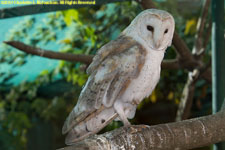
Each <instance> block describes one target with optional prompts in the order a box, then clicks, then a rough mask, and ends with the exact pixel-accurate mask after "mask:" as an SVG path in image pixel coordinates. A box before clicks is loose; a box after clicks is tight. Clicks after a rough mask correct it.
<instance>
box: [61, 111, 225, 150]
mask: <svg viewBox="0 0 225 150" xmlns="http://www.w3.org/2000/svg"><path fill="white" fill-rule="evenodd" d="M224 124H225V113H224V112H219V113H217V114H215V115H210V116H205V117H201V118H196V119H190V120H185V121H180V122H175V123H168V124H160V125H155V126H146V125H133V126H129V127H122V128H119V129H116V130H114V131H111V132H107V133H105V134H102V135H95V136H92V137H90V138H88V139H85V140H84V141H81V142H78V143H77V144H75V145H72V146H68V147H65V148H62V149H59V150H185V149H192V148H197V147H202V146H206V145H210V144H213V143H217V142H220V141H225V126H224Z"/></svg>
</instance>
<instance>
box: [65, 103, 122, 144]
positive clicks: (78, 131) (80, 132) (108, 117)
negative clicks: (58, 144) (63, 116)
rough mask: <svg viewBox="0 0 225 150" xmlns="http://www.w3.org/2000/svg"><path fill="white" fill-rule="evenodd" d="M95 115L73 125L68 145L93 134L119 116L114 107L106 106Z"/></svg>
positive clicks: (68, 136)
mask: <svg viewBox="0 0 225 150" xmlns="http://www.w3.org/2000/svg"><path fill="white" fill-rule="evenodd" d="M92 116H93V117H90V118H89V117H88V118H89V119H88V120H87V119H85V120H84V121H83V122H80V123H79V124H78V125H76V126H75V127H73V128H72V129H71V130H70V131H69V133H68V135H67V137H66V140H65V143H66V144H67V145H72V144H74V143H76V142H78V141H80V140H83V139H84V138H86V137H88V136H90V135H93V134H95V133H97V132H99V131H100V130H101V129H103V128H104V127H105V126H106V125H108V124H109V122H111V121H112V120H114V119H115V118H116V117H118V114H117V113H116V112H115V111H114V108H112V107H111V108H105V109H104V110H103V111H101V112H100V113H99V114H97V115H95V116H94V115H93V114H92Z"/></svg>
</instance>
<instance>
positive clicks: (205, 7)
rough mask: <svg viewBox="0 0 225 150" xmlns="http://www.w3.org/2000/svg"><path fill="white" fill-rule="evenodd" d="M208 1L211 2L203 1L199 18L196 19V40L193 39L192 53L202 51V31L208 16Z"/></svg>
mask: <svg viewBox="0 0 225 150" xmlns="http://www.w3.org/2000/svg"><path fill="white" fill-rule="evenodd" d="M210 2H211V0H206V1H205V3H204V5H203V9H202V13H201V17H199V19H198V24H197V34H196V40H195V45H194V47H193V50H192V53H193V54H197V53H199V52H200V51H202V48H203V32H204V28H205V25H206V19H207V16H208V9H209V6H210Z"/></svg>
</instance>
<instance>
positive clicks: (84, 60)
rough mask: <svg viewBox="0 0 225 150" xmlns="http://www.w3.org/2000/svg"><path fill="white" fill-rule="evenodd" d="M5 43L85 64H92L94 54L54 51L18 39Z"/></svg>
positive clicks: (34, 53)
mask: <svg viewBox="0 0 225 150" xmlns="http://www.w3.org/2000/svg"><path fill="white" fill-rule="evenodd" d="M4 43H6V44H8V45H10V46H12V47H14V48H17V49H18V50H20V51H23V52H26V53H28V54H33V55H37V56H41V57H46V58H50V59H59V60H66V61H72V62H82V63H84V64H88V65H89V64H90V63H91V62H92V58H93V56H91V55H89V56H88V55H78V54H76V55H75V54H69V53H61V52H54V51H50V50H43V49H40V48H36V47H32V46H29V45H26V44H24V43H22V42H18V41H5V42H4Z"/></svg>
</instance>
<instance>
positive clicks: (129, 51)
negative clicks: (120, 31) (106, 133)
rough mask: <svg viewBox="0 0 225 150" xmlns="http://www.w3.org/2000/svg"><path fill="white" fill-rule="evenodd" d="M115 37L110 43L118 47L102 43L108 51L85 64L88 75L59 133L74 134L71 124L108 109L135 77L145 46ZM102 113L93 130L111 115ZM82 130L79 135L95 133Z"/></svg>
mask: <svg viewBox="0 0 225 150" xmlns="http://www.w3.org/2000/svg"><path fill="white" fill-rule="evenodd" d="M119 39H121V38H119ZM119 39H118V40H115V41H114V42H112V43H111V44H120V46H118V45H109V44H107V46H104V47H105V48H109V52H108V51H107V49H105V48H104V49H101V51H100V52H98V54H97V56H96V57H95V59H94V61H93V63H92V64H91V66H90V67H89V73H91V74H90V77H89V78H88V81H87V83H86V85H85V87H84V88H83V90H82V92H81V94H80V97H79V100H78V103H77V105H76V106H75V108H74V109H73V111H72V112H71V113H70V115H69V116H68V118H67V120H66V121H65V123H64V126H63V134H65V133H67V132H69V131H70V133H73V134H74V130H73V128H74V127H75V126H77V125H79V124H82V123H83V122H88V120H90V119H92V118H93V117H95V118H96V116H98V115H101V113H102V112H103V111H107V109H110V107H112V105H113V103H114V101H115V99H116V98H118V97H119V96H120V95H121V94H122V93H123V92H124V91H125V89H126V87H127V86H128V85H129V83H130V80H131V79H133V78H135V77H136V76H138V74H139V72H140V69H141V67H142V65H143V64H144V61H145V53H146V51H145V49H144V48H143V47H142V46H141V45H140V44H138V43H137V42H136V41H134V40H132V39H131V38H127V37H123V38H122V39H123V40H122V41H123V42H121V41H120V40H119ZM124 39H129V40H124ZM128 43H129V44H128ZM131 43H132V44H131ZM121 47H122V48H121ZM114 48H116V49H114ZM106 54H107V55H106ZM97 58H98V59H97ZM103 116H104V117H103V118H104V120H105V121H104V123H98V124H97V127H96V129H98V130H99V129H100V128H103V127H104V126H105V125H107V124H106V123H105V122H108V120H111V119H112V117H115V112H113V113H112V114H108V115H107V117H105V114H103ZM97 118H98V117H97ZM100 118H101V117H100ZM100 122H101V121H100ZM84 126H87V124H84V125H83V126H82V127H81V128H83V129H86V128H87V127H84ZM86 132H87V133H85V132H84V131H83V130H82V135H80V136H82V137H84V134H87V135H89V134H90V132H91V133H95V131H90V130H86ZM77 134H80V133H77ZM69 135H71V134H69ZM72 137H76V136H72ZM67 140H68V139H67ZM68 141H70V139H69V140H68Z"/></svg>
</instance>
